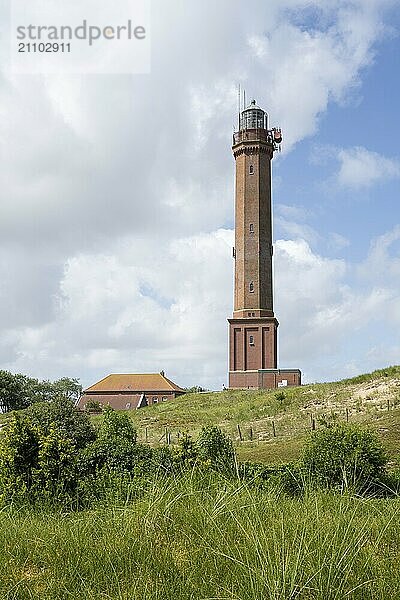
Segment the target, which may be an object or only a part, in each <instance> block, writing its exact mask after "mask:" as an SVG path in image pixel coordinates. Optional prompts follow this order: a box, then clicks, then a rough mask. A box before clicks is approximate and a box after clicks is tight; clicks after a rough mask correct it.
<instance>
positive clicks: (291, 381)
mask: <svg viewBox="0 0 400 600" xmlns="http://www.w3.org/2000/svg"><path fill="white" fill-rule="evenodd" d="M297 385H301V371H300V370H299V369H258V370H257V371H230V372H229V389H232V390H238V389H250V390H265V389H274V388H281V387H282V388H283V387H293V386H297Z"/></svg>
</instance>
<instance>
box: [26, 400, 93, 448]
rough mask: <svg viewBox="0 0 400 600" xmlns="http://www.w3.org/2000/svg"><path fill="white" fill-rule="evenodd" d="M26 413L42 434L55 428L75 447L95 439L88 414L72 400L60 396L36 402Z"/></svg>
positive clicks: (81, 446)
mask: <svg viewBox="0 0 400 600" xmlns="http://www.w3.org/2000/svg"><path fill="white" fill-rule="evenodd" d="M26 415H27V417H28V418H29V419H30V421H31V423H32V424H33V425H35V426H36V427H38V428H39V429H40V430H41V431H42V433H43V434H45V435H47V434H48V433H49V432H50V430H54V429H57V430H58V431H59V432H60V434H61V436H62V437H63V438H65V439H67V440H69V441H70V442H71V444H72V445H73V446H74V447H75V448H76V449H80V448H84V447H85V446H86V445H87V444H88V443H89V442H92V441H93V440H95V439H96V431H95V429H94V427H93V425H92V424H91V422H90V418H89V416H88V415H87V414H85V413H83V412H81V411H79V410H77V409H76V408H75V406H74V403H73V401H72V400H68V399H66V398H61V397H60V398H55V399H54V400H51V401H50V402H37V403H35V404H32V406H30V407H29V408H28V409H27V410H26Z"/></svg>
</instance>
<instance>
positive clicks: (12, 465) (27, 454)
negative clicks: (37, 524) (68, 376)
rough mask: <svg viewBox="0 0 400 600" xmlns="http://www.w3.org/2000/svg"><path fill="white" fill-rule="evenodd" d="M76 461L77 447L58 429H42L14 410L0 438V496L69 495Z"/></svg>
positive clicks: (72, 484)
mask: <svg viewBox="0 0 400 600" xmlns="http://www.w3.org/2000/svg"><path fill="white" fill-rule="evenodd" d="M76 465H77V461H76V448H75V446H74V444H73V443H72V441H71V440H70V439H67V438H66V437H64V436H63V434H62V432H61V431H60V430H59V429H57V428H56V427H54V426H53V427H49V428H48V429H41V428H40V427H39V426H38V425H36V424H35V423H33V422H32V420H31V419H30V418H29V417H28V416H27V415H19V414H16V415H14V417H13V418H12V419H11V420H10V421H9V423H8V425H7V427H6V430H5V432H4V434H3V435H2V437H1V442H0V483H1V496H2V499H3V501H9V500H11V499H24V500H30V501H34V500H36V499H38V498H40V499H43V498H55V497H61V496H62V497H64V498H65V496H68V497H71V495H72V494H73V493H74V490H75V488H76V473H77V470H76Z"/></svg>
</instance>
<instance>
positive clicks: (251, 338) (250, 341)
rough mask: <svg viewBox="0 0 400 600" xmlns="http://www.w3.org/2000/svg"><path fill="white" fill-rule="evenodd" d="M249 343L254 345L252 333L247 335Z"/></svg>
mask: <svg viewBox="0 0 400 600" xmlns="http://www.w3.org/2000/svg"><path fill="white" fill-rule="evenodd" d="M249 344H250V346H254V335H250V336H249Z"/></svg>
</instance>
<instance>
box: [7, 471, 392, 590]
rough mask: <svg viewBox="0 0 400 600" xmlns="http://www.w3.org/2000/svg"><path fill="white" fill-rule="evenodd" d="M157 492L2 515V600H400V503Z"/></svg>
mask: <svg viewBox="0 0 400 600" xmlns="http://www.w3.org/2000/svg"><path fill="white" fill-rule="evenodd" d="M136 485H138V484H136ZM147 486H148V487H147V489H146V492H145V493H141V491H140V490H138V489H136V490H135V493H136V499H134V500H133V501H130V502H125V503H124V502H123V499H120V501H119V502H115V501H113V502H111V503H110V504H105V505H102V506H98V507H97V508H95V509H92V510H90V511H86V512H80V513H67V512H54V511H46V510H43V511H42V512H40V511H39V512H38V511H33V510H31V509H29V508H24V509H20V510H17V509H15V508H6V509H3V511H2V512H1V513H0V597H1V598H2V599H4V600H28V599H29V600H36V599H39V598H40V599H41V600H50V599H52V600H64V599H65V600H66V599H71V600H77V599H80V598H85V600H100V599H102V600H104V599H109V600H114V599H115V600H136V599H137V600H142V599H143V598H146V599H149V600H153V599H154V600H156V599H157V600H158V599H160V600H161V599H163V600H169V599H170V600H203V599H204V600H205V599H208V600H211V599H220V600H261V599H262V600H290V599H298V600H300V599H302V600H334V599H335V600H339V599H340V600H342V599H344V598H346V599H347V598H348V599H349V600H350V599H354V600H355V599H359V600H361V599H362V600H369V599H371V600H372V599H374V600H378V599H382V600H387V598H398V597H400V568H399V567H400V552H399V546H398V540H399V535H400V520H399V511H400V501H399V500H363V499H358V498H351V497H346V496H339V495H338V496H334V495H330V494H326V493H325V494H324V493H316V492H314V493H310V494H309V495H306V496H305V497H304V498H302V499H297V500H296V499H289V498H287V497H285V496H283V495H281V494H280V493H279V490H271V491H260V490H256V489H251V488H248V487H245V486H242V485H240V483H237V482H236V483H234V482H228V481H225V480H221V479H217V478H215V477H211V476H210V478H208V479H207V480H206V481H204V480H201V481H199V480H197V479H195V478H194V477H190V476H188V477H186V478H183V479H177V480H172V479H171V480H170V481H153V482H152V483H148V484H147Z"/></svg>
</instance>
